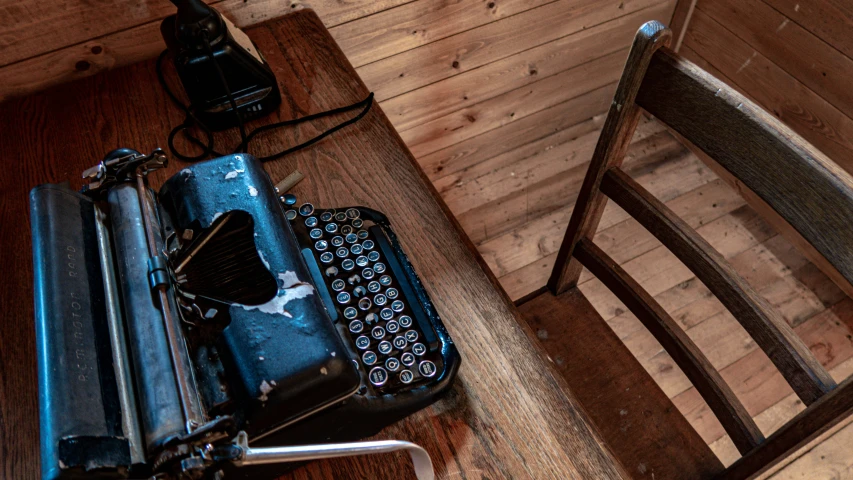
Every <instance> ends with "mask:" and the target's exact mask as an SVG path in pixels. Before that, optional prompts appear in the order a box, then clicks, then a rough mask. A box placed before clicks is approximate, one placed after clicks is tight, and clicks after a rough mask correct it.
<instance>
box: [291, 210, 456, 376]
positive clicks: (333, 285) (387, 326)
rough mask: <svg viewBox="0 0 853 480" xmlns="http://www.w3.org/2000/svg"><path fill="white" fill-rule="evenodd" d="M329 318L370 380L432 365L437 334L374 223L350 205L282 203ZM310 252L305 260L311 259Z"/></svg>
mask: <svg viewBox="0 0 853 480" xmlns="http://www.w3.org/2000/svg"><path fill="white" fill-rule="evenodd" d="M286 215H287V219H288V220H290V222H291V225H292V227H293V229H294V231H295V232H296V233H297V238H298V239H299V241H300V243H302V244H303V245H302V247H303V249H302V252H303V255H304V256H305V257H306V260H307V263H308V265H309V268H311V269H312V270H315V269H316V270H315V271H313V272H312V274H313V276H314V277H315V281H316V283H318V284H319V283H321V282H319V281H318V280H317V279H318V277H320V278H322V280H323V282H322V283H323V284H325V286H326V289H327V290H326V291H325V292H320V295H321V296H322V297H324V298H323V300H324V302H325V303H326V305H327V307H331V308H329V313H330V314H331V316H332V318H333V320H335V321H336V322H337V323H338V324H339V325H341V326H342V328H341V329H342V330H345V331H346V332H347V333H346V334H347V335H348V336H349V337H350V340H351V341H352V345H353V346H354V350H355V351H356V352H358V355H359V357H360V360H359V362H360V365H359V367H360V368H361V369H362V370H363V372H364V374H365V375H366V377H367V379H368V381H369V382H370V384H371V385H372V386H373V388H375V389H377V390H381V391H388V390H398V389H403V388H406V387H409V386H412V385H416V384H420V383H424V382H427V381H429V380H430V379H432V378H434V377H436V376H437V374H438V372H439V371H440V368H441V367H442V365H441V356H440V353H439V351H438V349H439V341H438V338H437V336H436V334H435V331H434V330H433V327H432V325H431V324H430V322H429V320H428V319H427V317H426V314H425V312H424V311H423V308H422V306H421V304H420V303H419V302H418V299H417V296H416V294H415V291H414V288H413V286H412V284H411V282H410V281H409V278H408V276H407V275H406V274H405V270H404V267H403V263H402V262H401V259H400V258H398V256H397V254H396V253H395V251H394V249H393V248H392V247H391V243H390V242H389V240H388V237H387V236H386V235H385V233H384V232H383V230H382V227H380V226H379V225H376V224H375V223H374V222H372V221H371V220H369V219H365V218H362V212H361V211H360V210H359V209H356V208H349V209H346V210H337V211H336V210H334V209H328V210H320V209H315V208H314V206H313V205H311V204H310V203H306V204H303V205H301V206H300V207H299V208H298V209H293V210H288V211H287V212H286ZM312 260H313V261H312Z"/></svg>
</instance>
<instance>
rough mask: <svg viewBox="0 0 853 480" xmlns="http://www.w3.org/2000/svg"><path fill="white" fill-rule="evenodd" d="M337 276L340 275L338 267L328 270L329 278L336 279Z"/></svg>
mask: <svg viewBox="0 0 853 480" xmlns="http://www.w3.org/2000/svg"><path fill="white" fill-rule="evenodd" d="M337 274H338V267H334V266H333V267H329V268H327V269H326V276H327V277H334V276H335V275H337ZM341 288H344V287H341ZM341 288H337V289H336V290H340V289H341Z"/></svg>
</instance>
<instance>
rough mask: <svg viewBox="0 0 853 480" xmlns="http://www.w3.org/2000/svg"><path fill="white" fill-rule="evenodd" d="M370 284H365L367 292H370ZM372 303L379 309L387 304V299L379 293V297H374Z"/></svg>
mask: <svg viewBox="0 0 853 480" xmlns="http://www.w3.org/2000/svg"><path fill="white" fill-rule="evenodd" d="M370 283H373V282H370ZM370 283H368V284H367V289H368V290H370ZM373 303H375V304H377V305H379V306H380V307H381V306H382V305H385V304H386V303H388V299H387V298H385V295H382V294H381V293H380V294H379V295H376V296H375V297H373Z"/></svg>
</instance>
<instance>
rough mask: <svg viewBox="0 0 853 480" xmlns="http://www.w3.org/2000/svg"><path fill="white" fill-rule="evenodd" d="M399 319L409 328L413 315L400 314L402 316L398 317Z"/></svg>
mask: <svg viewBox="0 0 853 480" xmlns="http://www.w3.org/2000/svg"><path fill="white" fill-rule="evenodd" d="M397 321H398V322H400V326H401V327H403V328H409V327H411V326H412V317H410V316H408V315H402V316H400V318H398V319H397Z"/></svg>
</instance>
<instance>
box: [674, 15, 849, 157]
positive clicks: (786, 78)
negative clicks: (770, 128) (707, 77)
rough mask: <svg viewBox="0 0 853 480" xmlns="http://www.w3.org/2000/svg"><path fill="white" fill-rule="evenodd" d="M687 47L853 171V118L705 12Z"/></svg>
mask: <svg viewBox="0 0 853 480" xmlns="http://www.w3.org/2000/svg"><path fill="white" fill-rule="evenodd" d="M685 45H686V46H688V47H690V48H691V49H693V51H695V52H696V54H698V55H699V56H700V57H702V58H703V59H705V60H706V61H708V62H709V63H711V64H713V65H714V66H715V67H716V68H718V69H719V70H720V71H721V72H722V73H723V74H724V75H725V76H726V77H727V79H728V81H730V82H734V84H735V85H737V86H738V87H740V88H741V89H743V90H744V91H747V92H750V93H751V96H752V97H753V98H754V99H755V100H756V101H757V102H758V103H759V104H760V105H761V106H763V107H764V108H765V109H767V110H769V111H770V112H773V113H774V114H775V115H776V116H777V117H778V118H779V119H780V120H782V121H783V122H784V123H785V124H786V125H788V126H790V127H791V128H793V129H794V130H795V131H797V132H799V133H800V135H802V136H803V137H804V138H805V139H806V140H808V141H809V142H810V143H812V144H813V145H814V146H816V147H818V148H819V149H820V150H821V151H822V152H824V153H825V154H827V155H828V156H829V157H830V158H833V159H835V161H836V162H837V163H839V164H841V166H842V167H844V168H846V169H847V170H848V171H853V120H851V118H850V117H848V116H847V115H845V114H844V113H842V112H841V111H840V110H838V109H837V108H836V107H834V106H833V105H832V104H831V103H829V102H828V101H826V100H824V99H823V98H822V97H821V96H819V95H817V94H816V93H815V92H814V91H813V90H811V89H809V88H808V87H807V86H805V85H804V84H802V83H801V82H799V81H798V80H797V79H796V78H794V76H792V75H790V74H789V73H787V72H786V71H784V70H783V69H782V68H780V67H779V66H778V65H776V64H775V63H773V62H772V61H771V60H770V59H768V58H767V57H765V56H764V55H762V54H760V53H758V52H757V51H755V50H754V49H752V48H751V47H750V46H749V45H748V44H746V43H745V42H744V41H743V40H741V39H740V38H738V37H737V36H736V35H734V34H733V33H732V32H731V31H729V30H728V29H726V28H725V27H724V26H723V25H721V24H720V23H718V22H717V21H716V20H714V19H713V18H711V17H709V16H708V15H706V14H705V13H704V12H702V11H701V10H700V11H697V12H696V13H695V14H694V16H693V20H692V22H691V24H690V31H689V32H688V33H687V38H686V43H685Z"/></svg>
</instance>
